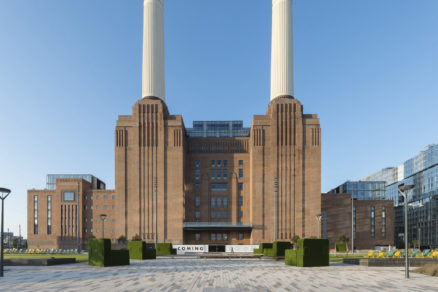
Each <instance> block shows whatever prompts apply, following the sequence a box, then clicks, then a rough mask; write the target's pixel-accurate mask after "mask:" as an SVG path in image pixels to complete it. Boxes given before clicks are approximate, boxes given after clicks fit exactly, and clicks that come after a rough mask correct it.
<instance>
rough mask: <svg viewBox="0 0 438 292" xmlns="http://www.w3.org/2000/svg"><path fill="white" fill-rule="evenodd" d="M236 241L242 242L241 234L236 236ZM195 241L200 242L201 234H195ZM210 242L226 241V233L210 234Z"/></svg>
mask: <svg viewBox="0 0 438 292" xmlns="http://www.w3.org/2000/svg"><path fill="white" fill-rule="evenodd" d="M237 239H238V240H243V233H239V234H238V235H237ZM195 240H196V241H200V240H201V234H200V233H195ZM210 240H211V241H216V240H217V241H223V240H228V233H210Z"/></svg>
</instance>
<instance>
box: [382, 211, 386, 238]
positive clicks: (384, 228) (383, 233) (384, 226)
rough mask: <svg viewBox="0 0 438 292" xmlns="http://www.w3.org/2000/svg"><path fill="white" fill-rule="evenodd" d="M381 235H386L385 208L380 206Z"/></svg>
mask: <svg viewBox="0 0 438 292" xmlns="http://www.w3.org/2000/svg"><path fill="white" fill-rule="evenodd" d="M382 237H386V208H385V207H382Z"/></svg>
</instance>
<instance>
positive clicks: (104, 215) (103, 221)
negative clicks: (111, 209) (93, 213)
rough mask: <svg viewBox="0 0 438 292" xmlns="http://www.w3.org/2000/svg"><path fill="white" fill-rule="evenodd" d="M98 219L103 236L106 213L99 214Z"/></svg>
mask: <svg viewBox="0 0 438 292" xmlns="http://www.w3.org/2000/svg"><path fill="white" fill-rule="evenodd" d="M100 220H102V238H105V236H104V234H103V232H104V230H105V220H106V214H100Z"/></svg>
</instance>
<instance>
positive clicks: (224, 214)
mask: <svg viewBox="0 0 438 292" xmlns="http://www.w3.org/2000/svg"><path fill="white" fill-rule="evenodd" d="M222 217H223V218H224V219H227V218H228V212H227V211H223V212H222Z"/></svg>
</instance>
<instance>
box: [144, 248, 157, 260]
mask: <svg viewBox="0 0 438 292" xmlns="http://www.w3.org/2000/svg"><path fill="white" fill-rule="evenodd" d="M156 258H157V253H156V251H155V248H147V247H146V248H145V249H144V250H143V259H144V260H154V259H156Z"/></svg>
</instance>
